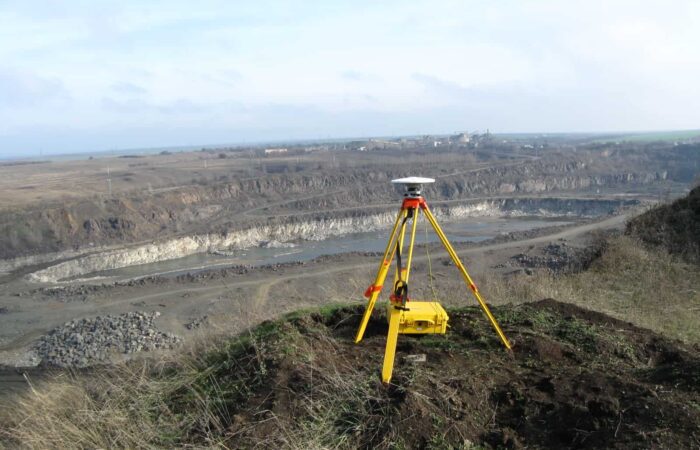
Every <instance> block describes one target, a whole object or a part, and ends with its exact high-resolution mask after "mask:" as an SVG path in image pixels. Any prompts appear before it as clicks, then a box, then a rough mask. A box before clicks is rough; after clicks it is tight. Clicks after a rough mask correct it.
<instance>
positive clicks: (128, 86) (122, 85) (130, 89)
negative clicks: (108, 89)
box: [112, 81, 148, 95]
mask: <svg viewBox="0 0 700 450" xmlns="http://www.w3.org/2000/svg"><path fill="white" fill-rule="evenodd" d="M112 90H113V91H114V92H116V93H119V94H126V95H144V94H147V93H148V91H147V90H146V89H145V88H143V87H141V86H138V85H136V84H133V83H129V82H126V81H120V82H118V83H114V84H113V85H112Z"/></svg>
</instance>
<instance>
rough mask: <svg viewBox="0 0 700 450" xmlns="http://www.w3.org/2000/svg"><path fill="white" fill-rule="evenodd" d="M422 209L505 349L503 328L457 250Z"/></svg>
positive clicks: (426, 209) (509, 345) (428, 212)
mask: <svg viewBox="0 0 700 450" xmlns="http://www.w3.org/2000/svg"><path fill="white" fill-rule="evenodd" d="M423 210H424V212H425V216H426V217H427V218H428V221H429V222H430V225H432V226H433V229H434V230H435V233H437V235H438V237H439V238H440V241H442V245H443V246H444V247H445V249H446V250H447V253H449V254H450V257H451V258H452V261H453V262H454V263H455V265H456V266H457V268H458V269H459V271H460V272H461V273H462V277H464V281H465V282H466V283H467V286H469V289H471V291H472V293H473V294H474V297H476V300H477V301H478V302H479V305H480V306H481V309H483V310H484V313H485V314H486V317H488V319H489V321H490V322H491V325H492V326H493V328H494V329H495V330H496V333H498V336H499V337H500V338H501V341H502V342H503V345H505V346H506V348H507V349H510V348H511V343H510V342H509V341H508V338H507V337H506V335H505V334H504V333H503V330H501V327H500V325H498V322H497V321H496V318H495V317H494V316H493V314H491V310H489V307H488V305H487V304H486V302H485V301H484V299H483V298H482V297H481V294H480V293H479V290H478V289H477V287H476V285H475V284H474V281H473V280H472V278H471V277H470V276H469V273H468V272H467V269H465V268H464V265H463V264H462V261H460V260H459V257H458V256H457V252H455V250H454V248H452V245H451V244H450V242H449V241H448V240H447V236H445V233H443V232H442V229H441V228H440V225H438V223H437V220H435V217H434V216H433V213H431V212H430V209H428V206H427V205H425V206H424V207H423Z"/></svg>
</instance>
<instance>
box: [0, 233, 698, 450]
mask: <svg viewBox="0 0 700 450" xmlns="http://www.w3.org/2000/svg"><path fill="white" fill-rule="evenodd" d="M483 281H484V282H482V283H481V288H482V290H483V291H484V293H485V294H486V298H488V299H498V303H527V302H530V301H536V300H540V299H542V298H548V297H551V298H555V299H557V300H560V301H564V302H569V303H574V304H577V305H580V306H583V307H585V308H588V309H592V310H597V311H600V312H603V313H606V314H609V315H611V316H613V317H617V318H619V319H622V320H625V321H629V322H633V323H634V324H636V325H639V326H642V327H646V328H650V329H652V330H655V331H657V332H660V333H661V334H664V335H667V336H671V337H674V338H678V339H681V340H683V341H685V342H689V343H699V342H700V327H698V326H697V324H698V321H699V319H698V311H699V310H700V296H699V294H698V287H699V286H700V271H698V270H697V266H692V265H689V264H686V263H683V262H681V261H679V260H677V259H676V258H674V257H673V256H671V255H669V254H667V253H664V252H662V251H659V250H648V249H645V248H643V247H642V246H641V245H640V244H639V242H637V241H635V240H634V239H632V238H630V237H625V236H621V237H615V238H613V239H611V240H609V241H608V242H607V244H606V247H605V249H604V251H603V252H602V255H601V256H600V257H599V258H598V259H597V260H595V261H594V262H593V264H592V265H591V267H590V268H589V269H588V270H586V271H584V272H580V273H574V274H568V275H554V274H551V273H548V272H544V271H543V272H536V273H535V274H534V275H531V276H527V275H522V276H516V277H514V278H510V279H507V280H504V279H502V278H491V279H486V280H483ZM337 311H338V306H337V305H330V306H326V307H322V308H320V309H314V310H305V311H302V312H295V313H292V314H289V315H287V316H285V317H284V318H283V319H280V320H275V321H267V322H264V323H262V324H261V325H259V326H257V327H255V328H253V329H251V330H250V331H248V332H246V333H243V334H241V335H239V336H237V337H233V338H232V337H219V338H210V339H202V340H201V341H199V342H195V343H193V344H190V346H189V347H188V348H185V349H183V350H182V351H181V352H179V353H175V354H170V355H166V356H164V357H163V358H161V359H158V360H142V361H132V362H131V363H128V364H120V365H117V366H116V367H114V368H112V369H110V370H96V371H95V372H93V373H87V374H74V375H70V374H62V375H60V376H58V377H56V378H54V379H52V380H50V381H47V382H44V383H41V384H38V385H36V386H33V387H32V389H31V390H30V391H29V392H27V393H26V394H24V395H21V396H18V397H17V398H16V399H15V400H14V401H13V402H12V403H8V404H6V405H2V406H0V424H4V425H3V427H0V448H2V446H3V445H5V446H7V447H16V446H19V445H20V444H21V446H23V447H27V448H76V447H80V448H108V447H109V448H112V447H124V448H163V447H170V448H171V447H182V446H194V447H202V446H205V447H223V448H226V447H239V446H243V447H246V448H253V447H263V448H269V447H279V448H353V447H358V446H363V445H364V446H378V447H384V448H388V447H391V446H394V448H400V447H401V445H404V446H405V447H410V443H406V442H404V441H402V439H403V438H402V437H401V435H400V434H399V430H394V429H392V427H391V426H390V422H391V418H392V414H396V410H395V408H394V407H393V406H392V397H391V396H387V395H380V394H378V393H377V392H379V391H378V387H377V384H378V381H377V377H376V373H374V372H373V371H372V370H369V369H368V368H367V367H358V364H357V361H356V360H352V359H350V358H349V357H347V359H344V358H346V357H343V358H340V359H339V358H338V357H334V358H330V357H328V358H327V355H334V356H337V355H338V354H339V353H340V352H339V351H338V345H340V344H339V343H338V341H337V339H335V338H333V337H332V336H330V335H329V334H328V327H325V326H322V325H319V324H320V323H322V322H324V321H327V320H330V319H331V318H332V317H333V315H334V314H336V312H337ZM457 311H458V310H455V311H454V312H455V313H456V312H457ZM521 311H522V309H518V308H510V309H507V310H503V312H502V315H501V316H500V317H499V319H500V320H501V321H502V323H503V324H504V325H509V324H521V323H523V321H527V323H528V324H531V326H529V327H528V329H529V330H530V332H532V333H535V334H540V335H543V336H545V335H548V336H555V337H556V338H558V339H560V340H561V341H563V342H565V343H569V344H571V345H572V346H575V347H577V348H580V349H582V350H584V351H586V352H587V353H589V354H591V353H593V352H595V350H596V345H597V344H598V345H599V344H600V342H601V340H602V341H604V342H606V343H607V344H609V348H612V349H614V352H615V353H616V354H619V356H620V357H621V358H625V359H632V358H634V349H633V348H632V347H630V346H629V345H628V343H627V342H626V341H625V340H624V339H622V338H620V336H617V335H615V334H614V333H608V334H604V333H601V330H600V328H599V327H592V326H591V325H590V324H588V323H586V322H584V321H581V320H578V319H575V318H569V319H566V320H561V318H558V317H555V316H554V315H553V314H552V313H551V312H549V311H547V310H542V311H535V312H532V311H531V312H529V313H528V315H527V316H522V317H521V316H519V314H524V313H522V312H521ZM450 313H451V314H452V313H453V311H452V310H451V311H450ZM310 315H311V316H314V315H315V317H316V319H315V321H314V320H311V319H310V318H309V317H310ZM470 320H471V319H470ZM474 320H476V319H474ZM479 326H483V327H486V326H487V325H485V324H483V323H481V322H479ZM486 336H489V335H486ZM487 341H488V342H491V343H493V342H495V341H493V340H488V339H487ZM492 341H493V342H492ZM460 342H461V343H460ZM464 342H469V340H466V341H465V340H464V339H462V341H459V342H456V341H455V340H452V339H449V335H448V337H447V338H446V337H445V336H425V337H423V338H422V339H421V340H420V343H421V345H422V346H423V347H425V348H436V349H440V350H445V351H447V352H457V353H459V352H460V351H461V350H462V348H461V347H460V345H464ZM488 342H487V343H486V344H484V346H483V347H484V348H485V347H487V346H488V345H487V344H488ZM470 345H476V347H474V348H478V345H479V343H478V342H474V343H472V344H470ZM493 345H496V344H493ZM372 357H373V358H375V357H376V360H373V361H372V364H375V366H377V367H378V366H379V360H380V358H381V355H380V354H379V352H377V355H374V356H372ZM402 376H403V377H404V381H403V384H406V385H409V386H410V385H411V384H412V381H411V380H413V379H420V378H421V377H424V376H425V375H424V374H422V373H420V372H418V371H416V372H411V371H408V372H406V373H403V374H402ZM279 377H293V380H292V381H293V383H294V386H295V392H294V397H293V398H292V399H290V402H289V406H288V408H289V410H287V411H272V410H269V409H268V408H267V407H266V405H267V403H266V402H267V401H268V399H269V398H271V397H279V396H284V395H290V396H291V394H289V393H288V392H286V391H284V390H282V391H279V390H275V388H274V386H279V385H282V386H288V385H289V383H290V382H289V380H286V381H285V380H280V379H279ZM382 392H383V391H382ZM392 395H398V396H401V395H414V397H415V398H414V399H413V401H414V402H416V404H417V405H418V406H419V407H420V408H425V410H426V411H431V410H433V409H434V408H436V407H435V405H433V404H431V403H426V402H428V400H426V399H427V398H428V397H425V398H423V397H422V396H421V395H418V394H415V393H413V394H411V393H410V392H409V393H406V392H404V391H401V389H398V390H397V391H395V392H394V394H392ZM421 402H423V403H421ZM280 414H286V415H287V417H286V418H282V417H280ZM289 417H292V418H293V419H294V420H290V419H289ZM438 419H439V418H438ZM437 428H439V427H437ZM359 437H363V438H362V439H368V441H367V442H365V441H362V442H360V441H359V440H358V439H360V438H359ZM402 442H403V444H402ZM428 447H429V448H450V447H449V443H448V442H447V441H446V438H445V436H444V435H442V434H440V433H438V434H435V435H434V436H433V437H432V439H431V440H430V442H429V443H428ZM452 448H454V447H452ZM460 448H473V447H471V443H470V442H468V441H465V444H464V446H462V447H460Z"/></svg>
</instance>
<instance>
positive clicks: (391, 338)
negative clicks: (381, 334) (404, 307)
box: [382, 308, 401, 383]
mask: <svg viewBox="0 0 700 450" xmlns="http://www.w3.org/2000/svg"><path fill="white" fill-rule="evenodd" d="M390 310H391V313H390V316H389V333H388V334H387V336H386V349H385V350H384V365H383V366H382V381H383V382H384V383H388V382H389V381H391V373H392V372H393V371H394V357H395V356H396V341H397V340H398V338H399V320H400V317H401V310H399V309H396V308H390Z"/></svg>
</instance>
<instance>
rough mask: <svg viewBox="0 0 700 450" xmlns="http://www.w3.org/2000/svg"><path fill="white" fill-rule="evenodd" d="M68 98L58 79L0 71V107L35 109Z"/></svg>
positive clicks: (19, 72) (15, 71) (14, 71)
mask: <svg viewBox="0 0 700 450" xmlns="http://www.w3.org/2000/svg"><path fill="white" fill-rule="evenodd" d="M68 98H69V95H68V91H67V90H66V88H65V87H64V85H63V83H62V82H61V81H60V80H58V79H54V78H45V77H41V76H38V75H35V74H34V73H31V72H26V71H17V70H7V69H4V70H3V69H0V107H5V108H7V107H36V106H40V105H42V104H45V103H48V102H50V101H52V100H57V99H59V100H67V99H68Z"/></svg>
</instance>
